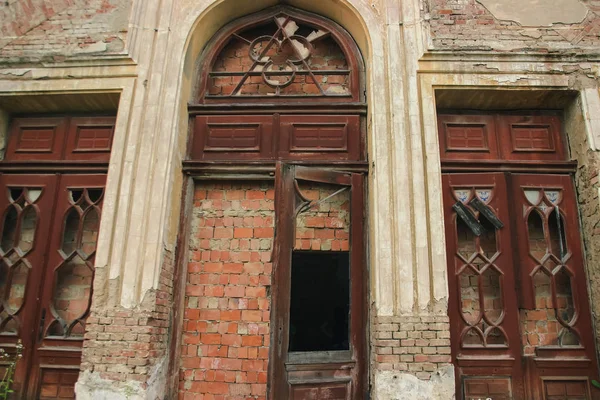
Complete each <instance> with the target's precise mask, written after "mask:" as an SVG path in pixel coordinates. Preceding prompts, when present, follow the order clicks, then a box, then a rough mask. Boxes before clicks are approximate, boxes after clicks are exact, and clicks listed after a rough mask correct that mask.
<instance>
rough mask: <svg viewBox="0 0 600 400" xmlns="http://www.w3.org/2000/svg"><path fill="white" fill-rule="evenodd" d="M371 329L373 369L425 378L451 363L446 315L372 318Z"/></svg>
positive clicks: (448, 324)
mask: <svg viewBox="0 0 600 400" xmlns="http://www.w3.org/2000/svg"><path fill="white" fill-rule="evenodd" d="M372 332H373V340H372V351H373V352H374V353H375V365H374V368H375V369H377V370H394V371H402V372H407V373H411V374H413V375H415V376H417V377H418V378H420V379H425V380H428V379H430V378H431V374H432V373H433V372H435V371H437V370H438V369H439V368H441V367H445V366H448V365H450V364H451V361H452V359H451V355H450V323H449V319H448V317H447V316H401V317H375V318H374V321H373V326H372Z"/></svg>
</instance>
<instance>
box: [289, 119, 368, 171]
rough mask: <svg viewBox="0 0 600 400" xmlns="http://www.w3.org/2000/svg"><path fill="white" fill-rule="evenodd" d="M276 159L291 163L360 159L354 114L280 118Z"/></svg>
mask: <svg viewBox="0 0 600 400" xmlns="http://www.w3.org/2000/svg"><path fill="white" fill-rule="evenodd" d="M280 121H281V139H280V141H279V157H280V158H282V159H290V160H322V159H324V158H326V159H330V160H334V159H339V160H353V161H356V160H359V159H360V140H361V139H360V117H359V116H357V115H282V116H281V117H280Z"/></svg>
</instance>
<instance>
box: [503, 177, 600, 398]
mask: <svg viewBox="0 0 600 400" xmlns="http://www.w3.org/2000/svg"><path fill="white" fill-rule="evenodd" d="M510 179H511V181H512V201H511V205H512V207H513V216H514V221H515V228H516V230H515V233H516V243H515V247H516V248H517V249H518V259H519V267H520V269H521V271H520V272H521V273H520V279H519V281H518V283H519V285H518V286H519V293H520V295H521V310H520V316H521V324H522V326H523V331H522V335H523V353H524V355H525V356H526V362H527V364H526V367H527V374H528V378H529V386H530V388H529V390H530V392H529V394H528V398H532V399H574V400H576V399H590V398H594V399H597V398H600V394H599V393H598V392H597V391H596V390H595V389H593V388H592V386H591V385H590V381H591V379H597V377H598V372H597V371H598V370H597V363H596V354H595V348H594V336H593V330H592V324H591V315H590V305H589V300H588V293H587V279H586V275H585V270H584V264H583V254H582V248H581V236H580V230H579V215H578V212H577V202H576V197H575V190H574V187H573V181H572V177H571V176H570V175H521V174H515V175H512V176H511V177H510ZM593 390H594V392H593Z"/></svg>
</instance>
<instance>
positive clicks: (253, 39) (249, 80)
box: [200, 12, 360, 101]
mask: <svg viewBox="0 0 600 400" xmlns="http://www.w3.org/2000/svg"><path fill="white" fill-rule="evenodd" d="M319 22H322V21H318V20H316V19H312V18H311V17H306V16H303V15H297V14H296V13H288V12H277V13H274V14H273V13H271V15H269V16H267V17H266V18H264V19H263V20H262V22H258V23H257V22H256V21H253V22H252V23H247V24H242V25H241V26H238V27H237V28H235V29H233V30H231V31H230V32H229V33H228V34H226V35H225V37H224V38H222V39H221V42H220V44H218V45H217V46H214V47H215V48H214V50H213V52H212V54H210V55H209V56H208V57H207V58H208V60H209V62H208V63H207V64H206V65H205V68H203V69H206V71H208V72H205V73H204V76H203V79H202V82H201V87H200V92H201V96H200V98H201V99H202V98H205V99H206V100H209V101H210V100H219V99H246V100H248V99H256V98H271V99H273V98H320V97H325V98H338V100H345V101H349V100H356V99H358V71H357V69H359V68H360V66H358V65H357V63H356V61H355V60H354V59H355V58H356V57H354V56H349V54H348V53H349V52H350V51H357V50H356V49H355V46H352V45H351V44H349V42H350V41H349V40H348V38H345V37H343V35H340V33H339V32H337V31H336V30H333V29H332V27H327V26H323V25H322V24H321V23H319ZM332 25H333V24H332ZM353 47H354V48H353ZM230 101H231V100H230Z"/></svg>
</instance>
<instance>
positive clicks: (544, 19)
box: [477, 0, 588, 26]
mask: <svg viewBox="0 0 600 400" xmlns="http://www.w3.org/2000/svg"><path fill="white" fill-rule="evenodd" d="M477 1H478V2H479V3H481V4H483V5H484V6H485V7H486V8H487V9H488V10H489V11H490V12H491V13H492V14H493V15H494V16H495V17H496V18H498V19H501V20H505V21H514V22H516V23H518V24H520V25H523V26H549V25H552V24H576V23H579V22H581V21H583V19H584V18H585V16H586V14H587V12H588V9H587V7H586V6H585V5H583V3H581V2H580V1H579V0H552V1H551V2H548V1H547V0H529V1H523V0H477Z"/></svg>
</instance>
